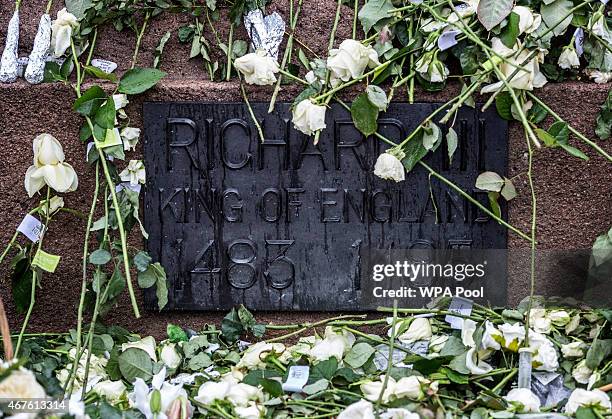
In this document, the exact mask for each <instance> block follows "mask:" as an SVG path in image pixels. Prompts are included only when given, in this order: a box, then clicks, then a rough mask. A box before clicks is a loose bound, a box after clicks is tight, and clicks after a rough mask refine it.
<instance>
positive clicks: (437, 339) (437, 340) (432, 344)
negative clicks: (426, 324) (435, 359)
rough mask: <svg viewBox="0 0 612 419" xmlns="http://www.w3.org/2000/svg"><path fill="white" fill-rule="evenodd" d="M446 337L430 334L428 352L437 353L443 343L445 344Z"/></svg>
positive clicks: (442, 346)
mask: <svg viewBox="0 0 612 419" xmlns="http://www.w3.org/2000/svg"><path fill="white" fill-rule="evenodd" d="M448 338H449V336H448V335H437V336H432V337H431V340H430V341H429V353H430V354H432V353H434V354H437V353H438V352H440V351H441V350H442V348H444V345H445V344H446V341H447V340H448Z"/></svg>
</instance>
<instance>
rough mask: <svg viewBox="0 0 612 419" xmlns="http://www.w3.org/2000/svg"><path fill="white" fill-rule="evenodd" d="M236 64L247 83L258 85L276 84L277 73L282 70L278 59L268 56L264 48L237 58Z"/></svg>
mask: <svg viewBox="0 0 612 419" xmlns="http://www.w3.org/2000/svg"><path fill="white" fill-rule="evenodd" d="M234 66H235V67H236V70H238V71H240V73H241V74H242V75H243V76H244V80H245V81H246V82H247V83H249V84H256V85H258V86H266V85H269V84H274V83H275V82H276V76H275V74H276V73H278V71H279V70H280V69H279V67H278V63H277V62H276V60H275V59H274V58H272V57H270V56H268V55H267V53H266V51H265V50H263V49H259V50H257V51H256V52H251V53H250V54H246V55H243V56H242V57H239V58H236V60H235V61H234Z"/></svg>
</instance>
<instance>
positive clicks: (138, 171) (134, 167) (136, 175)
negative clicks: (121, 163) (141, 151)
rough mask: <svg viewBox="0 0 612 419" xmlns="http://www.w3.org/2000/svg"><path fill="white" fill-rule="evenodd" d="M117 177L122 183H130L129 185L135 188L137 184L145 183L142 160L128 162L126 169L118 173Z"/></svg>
mask: <svg viewBox="0 0 612 419" xmlns="http://www.w3.org/2000/svg"><path fill="white" fill-rule="evenodd" d="M119 177H120V178H121V180H122V181H124V182H130V185H132V186H136V185H138V184H139V183H142V184H143V185H144V183H145V182H146V170H145V167H144V163H143V162H142V160H130V162H129V163H128V165H127V167H126V168H125V169H123V171H122V172H121V173H119Z"/></svg>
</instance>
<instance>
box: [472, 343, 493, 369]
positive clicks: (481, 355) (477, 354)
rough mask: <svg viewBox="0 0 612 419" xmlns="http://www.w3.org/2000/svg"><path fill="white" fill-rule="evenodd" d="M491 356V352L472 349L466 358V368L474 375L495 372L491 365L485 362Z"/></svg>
mask: <svg viewBox="0 0 612 419" xmlns="http://www.w3.org/2000/svg"><path fill="white" fill-rule="evenodd" d="M489 355H490V353H489V351H477V350H476V348H470V350H468V351H467V354H466V356H465V366H466V367H467V368H468V369H469V370H470V373H472V374H474V375H482V374H486V373H488V372H490V371H492V370H493V367H492V366H491V365H489V364H487V363H486V362H484V359H486V358H488V357H489Z"/></svg>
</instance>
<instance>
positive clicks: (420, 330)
mask: <svg viewBox="0 0 612 419" xmlns="http://www.w3.org/2000/svg"><path fill="white" fill-rule="evenodd" d="M431 335H432V332H431V324H430V323H429V319H426V318H424V317H417V318H416V319H414V320H413V321H412V323H410V326H408V330H406V331H405V332H404V333H402V334H401V335H399V336H398V337H397V338H398V339H399V340H400V341H401V342H402V343H411V342H416V341H417V340H428V339H429V338H431Z"/></svg>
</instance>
